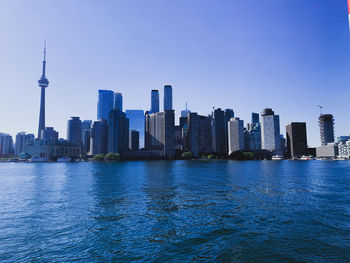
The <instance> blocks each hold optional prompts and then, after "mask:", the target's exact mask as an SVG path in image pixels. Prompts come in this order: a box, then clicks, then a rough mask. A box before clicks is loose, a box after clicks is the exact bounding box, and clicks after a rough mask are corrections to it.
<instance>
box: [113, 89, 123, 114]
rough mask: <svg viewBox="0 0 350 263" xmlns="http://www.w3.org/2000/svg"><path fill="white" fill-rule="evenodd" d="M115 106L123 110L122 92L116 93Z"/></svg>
mask: <svg viewBox="0 0 350 263" xmlns="http://www.w3.org/2000/svg"><path fill="white" fill-rule="evenodd" d="M114 108H115V109H117V110H120V111H123V95H122V94H121V93H115V95H114Z"/></svg>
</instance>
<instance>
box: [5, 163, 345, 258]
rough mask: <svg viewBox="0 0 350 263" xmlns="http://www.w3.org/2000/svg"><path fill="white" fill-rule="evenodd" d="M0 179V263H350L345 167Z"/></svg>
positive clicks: (71, 169)
mask: <svg viewBox="0 0 350 263" xmlns="http://www.w3.org/2000/svg"><path fill="white" fill-rule="evenodd" d="M0 170H1V174H0V240H1V242H0V261H1V262H23V261H34V262H52V261H53V262H58V261H60V262H67V261H74V260H76V261H81V262H111V261H112V262H131V261H139V262H190V261H194V262H196V261H209V262H215V261H219V262H294V261H296V262H348V255H349V254H350V240H349V235H350V223H349V222H350V208H349V207H350V195H349V192H350V177H349V176H348V175H349V174H350V163H349V162H347V161H344V162H326V161H325V162H323V161H309V162H296V161H283V162H272V161H256V162H255V161H251V162H235V161H173V162H167V161H152V162H141V161H140V162H120V163H67V164H65V163H52V164H51V163H50V164H34V163H33V164H13V163H2V164H0Z"/></svg>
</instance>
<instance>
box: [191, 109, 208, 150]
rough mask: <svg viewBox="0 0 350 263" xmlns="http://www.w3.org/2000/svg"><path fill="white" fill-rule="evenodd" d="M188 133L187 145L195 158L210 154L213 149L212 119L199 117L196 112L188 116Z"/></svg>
mask: <svg viewBox="0 0 350 263" xmlns="http://www.w3.org/2000/svg"><path fill="white" fill-rule="evenodd" d="M186 126H187V131H186V145H187V148H188V149H189V151H191V152H192V153H193V155H194V156H200V155H202V154H208V153H210V152H212V149H211V132H210V131H211V118H210V117H207V116H201V115H198V114H197V113H195V112H191V113H189V114H188V122H187V125H186Z"/></svg>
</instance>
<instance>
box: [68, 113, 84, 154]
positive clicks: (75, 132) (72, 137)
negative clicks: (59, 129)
mask: <svg viewBox="0 0 350 263" xmlns="http://www.w3.org/2000/svg"><path fill="white" fill-rule="evenodd" d="M81 135H82V123H81V120H80V118H79V117H71V119H70V120H68V125H67V140H68V141H69V142H72V143H75V144H77V145H78V147H81V145H82V138H81Z"/></svg>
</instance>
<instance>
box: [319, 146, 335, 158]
mask: <svg viewBox="0 0 350 263" xmlns="http://www.w3.org/2000/svg"><path fill="white" fill-rule="evenodd" d="M316 156H317V158H325V159H332V158H335V157H337V156H338V144H337V143H327V144H326V145H323V146H320V147H316Z"/></svg>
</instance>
